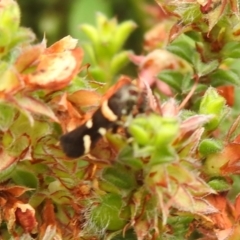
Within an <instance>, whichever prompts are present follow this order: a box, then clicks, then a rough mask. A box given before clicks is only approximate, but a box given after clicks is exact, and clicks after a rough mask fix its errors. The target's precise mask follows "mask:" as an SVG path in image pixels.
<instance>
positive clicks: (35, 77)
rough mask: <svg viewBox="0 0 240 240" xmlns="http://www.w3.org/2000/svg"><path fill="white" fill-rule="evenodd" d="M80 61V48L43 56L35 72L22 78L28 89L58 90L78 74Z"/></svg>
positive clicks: (81, 54) (81, 52) (81, 53)
mask: <svg viewBox="0 0 240 240" xmlns="http://www.w3.org/2000/svg"><path fill="white" fill-rule="evenodd" d="M82 59H83V50H82V49H81V48H75V49H73V50H67V51H64V52H60V53H55V54H45V55H43V56H42V57H41V60H40V62H39V64H38V66H37V69H36V71H35V72H33V73H32V74H27V75H22V77H23V79H24V81H25V83H26V85H28V87H30V88H33V89H39V88H43V89H48V90H51V91H54V90H59V89H62V88H63V87H65V86H67V85H68V84H69V83H70V82H71V81H72V79H73V78H74V77H75V76H76V74H77V73H78V72H79V70H80V65H81V63H82Z"/></svg>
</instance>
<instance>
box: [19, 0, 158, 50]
mask: <svg viewBox="0 0 240 240" xmlns="http://www.w3.org/2000/svg"><path fill="white" fill-rule="evenodd" d="M18 3H19V5H20V8H21V12H22V19H21V24H22V26H25V27H29V28H31V29H33V31H34V33H35V34H36V35H37V38H38V41H41V39H42V38H43V35H44V33H45V34H46V37H47V40H48V45H49V44H52V43H53V42H55V41H57V40H59V39H60V38H62V37H64V36H66V35H69V34H70V35H71V36H72V37H75V38H78V39H79V40H80V42H81V41H84V40H85V39H86V37H85V36H84V34H83V33H82V32H81V31H80V29H79V25H80V24H82V23H91V24H95V16H96V12H102V13H104V14H105V15H106V16H108V17H110V18H111V17H114V16H115V17H117V19H118V20H119V22H121V21H123V20H126V19H131V20H134V21H135V22H136V23H137V25H138V28H137V29H136V30H135V31H134V33H133V34H131V36H130V38H129V39H128V41H127V43H126V45H125V48H127V49H132V50H134V51H135V52H136V53H140V52H142V47H141V46H142V41H143V33H144V31H145V30H146V29H147V28H148V27H149V26H148V25H150V24H149V21H148V19H149V17H150V16H148V15H147V13H146V11H145V6H146V4H154V5H157V4H156V3H155V1H154V0H67V1H66V0H65V1H64V0H51V1H49V0H34V1H33V0H18Z"/></svg>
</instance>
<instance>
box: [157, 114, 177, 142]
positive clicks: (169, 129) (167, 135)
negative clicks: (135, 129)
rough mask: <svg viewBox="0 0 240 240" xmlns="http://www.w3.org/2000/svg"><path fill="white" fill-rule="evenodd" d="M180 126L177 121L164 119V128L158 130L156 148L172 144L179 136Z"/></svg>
mask: <svg viewBox="0 0 240 240" xmlns="http://www.w3.org/2000/svg"><path fill="white" fill-rule="evenodd" d="M178 129H179V125H178V123H177V121H176V119H171V118H169V119H166V118H163V121H162V126H161V128H160V129H156V131H155V137H154V140H153V143H154V144H155V146H164V145H168V144H170V143H171V142H172V141H173V140H174V138H175V137H176V136H177V134H178Z"/></svg>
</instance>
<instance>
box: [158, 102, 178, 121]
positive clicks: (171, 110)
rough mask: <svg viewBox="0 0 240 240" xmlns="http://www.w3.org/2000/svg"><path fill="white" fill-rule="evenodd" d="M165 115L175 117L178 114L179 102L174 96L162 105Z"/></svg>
mask: <svg viewBox="0 0 240 240" xmlns="http://www.w3.org/2000/svg"><path fill="white" fill-rule="evenodd" d="M161 111H162V115H163V117H175V116H177V115H178V113H179V111H178V104H177V102H176V101H175V99H174V98H170V99H169V100H168V101H167V102H165V103H163V104H162V106H161Z"/></svg>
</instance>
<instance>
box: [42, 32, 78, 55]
mask: <svg viewBox="0 0 240 240" xmlns="http://www.w3.org/2000/svg"><path fill="white" fill-rule="evenodd" d="M77 43H78V40H77V39H75V38H72V37H71V36H69V35H68V36H66V37H64V38H62V39H61V40H59V41H57V42H56V43H54V44H53V45H51V46H50V47H49V48H47V49H46V50H45V52H44V53H45V54H52V53H59V52H63V51H66V50H72V49H74V48H76V46H77Z"/></svg>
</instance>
